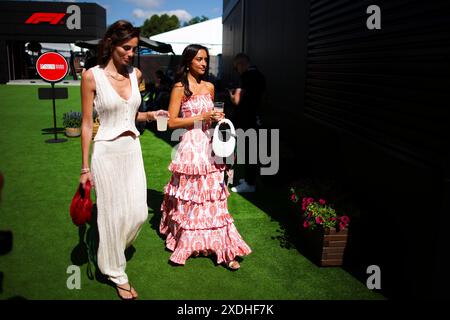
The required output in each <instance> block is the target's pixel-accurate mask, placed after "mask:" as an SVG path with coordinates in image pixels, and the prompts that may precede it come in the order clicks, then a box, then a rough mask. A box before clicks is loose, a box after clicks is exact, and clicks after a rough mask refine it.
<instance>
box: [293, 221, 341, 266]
mask: <svg viewBox="0 0 450 320" xmlns="http://www.w3.org/2000/svg"><path fill="white" fill-rule="evenodd" d="M300 229H301V230H300V233H301V244H300V246H301V251H303V252H302V253H304V254H305V256H306V257H307V258H310V259H311V260H312V261H313V262H314V263H316V264H317V265H319V266H321V267H337V266H341V265H342V262H343V257H344V251H345V246H346V245H347V237H348V230H347V229H344V230H340V231H337V230H336V229H335V228H330V229H328V228H327V229H323V228H321V227H317V228H315V229H314V230H309V229H305V228H303V227H302V226H301V227H300Z"/></svg>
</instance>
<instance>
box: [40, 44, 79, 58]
mask: <svg viewBox="0 0 450 320" xmlns="http://www.w3.org/2000/svg"><path fill="white" fill-rule="evenodd" d="M41 46H42V52H47V51H54V50H56V51H58V52H59V53H60V54H62V55H63V56H64V57H70V50H72V51H73V52H79V51H81V48H80V47H78V46H76V45H74V44H73V43H47V42H41Z"/></svg>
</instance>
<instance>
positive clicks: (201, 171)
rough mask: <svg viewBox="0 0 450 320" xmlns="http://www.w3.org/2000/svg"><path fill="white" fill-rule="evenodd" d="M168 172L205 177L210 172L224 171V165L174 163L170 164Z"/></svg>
mask: <svg viewBox="0 0 450 320" xmlns="http://www.w3.org/2000/svg"><path fill="white" fill-rule="evenodd" d="M169 170H170V171H171V172H174V173H180V174H186V175H207V174H209V173H211V172H217V171H223V170H225V165H224V164H216V163H175V162H171V163H170V165H169Z"/></svg>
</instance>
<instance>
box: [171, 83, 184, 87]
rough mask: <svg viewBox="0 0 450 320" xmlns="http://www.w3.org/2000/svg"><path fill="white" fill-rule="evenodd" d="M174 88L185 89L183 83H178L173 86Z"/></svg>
mask: <svg viewBox="0 0 450 320" xmlns="http://www.w3.org/2000/svg"><path fill="white" fill-rule="evenodd" d="M173 88H174V89H175V88H184V86H183V84H182V83H181V82H177V83H175V84H174V85H173Z"/></svg>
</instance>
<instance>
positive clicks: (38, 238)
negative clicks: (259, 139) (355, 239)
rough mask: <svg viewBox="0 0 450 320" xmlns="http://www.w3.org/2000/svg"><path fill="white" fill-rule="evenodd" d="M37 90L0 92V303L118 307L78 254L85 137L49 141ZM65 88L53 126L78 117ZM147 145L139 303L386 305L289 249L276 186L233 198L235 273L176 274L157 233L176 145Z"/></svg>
mask: <svg viewBox="0 0 450 320" xmlns="http://www.w3.org/2000/svg"><path fill="white" fill-rule="evenodd" d="M37 88H38V87H37V86H9V85H1V86H0V154H1V157H0V171H1V172H3V174H4V176H5V186H4V190H3V194H2V201H1V203H0V229H1V230H11V231H12V232H13V235H14V240H13V249H12V251H11V252H9V253H8V254H6V255H2V256H0V271H2V272H3V273H4V279H3V288H2V289H3V290H2V291H1V292H0V299H9V298H14V297H23V298H26V299H117V296H116V293H115V290H114V289H113V288H111V287H110V286H108V285H107V284H105V283H103V282H102V281H100V280H90V279H89V278H88V276H87V263H86V261H84V260H83V258H82V257H81V256H80V255H79V254H77V252H78V251H77V249H79V246H78V229H77V228H76V227H75V226H74V225H73V224H72V222H71V219H70V217H69V204H70V201H71V198H72V196H73V194H74V192H75V189H76V187H77V184H78V178H79V171H80V163H81V151H80V138H67V139H68V141H67V142H65V143H57V144H49V143H45V140H46V139H49V138H52V137H53V135H48V134H47V135H43V134H42V131H41V129H43V128H48V127H52V126H53V116H52V105H51V100H38V99H37ZM68 89H69V99H68V100H58V101H57V119H58V123H57V126H61V125H62V120H61V119H62V113H63V112H65V111H69V110H74V111H79V110H80V109H81V106H80V98H79V87H76V86H69V87H68ZM166 136H167V135H166ZM59 137H63V136H61V135H59ZM141 144H142V151H143V155H144V161H145V169H146V173H147V187H148V189H149V190H148V195H149V218H148V223H146V224H144V226H143V228H142V231H141V233H140V235H139V237H138V239H137V241H136V242H135V243H134V245H133V248H134V251H133V252H131V253H132V255H131V259H130V260H129V261H128V265H127V274H128V276H129V279H130V281H131V282H132V284H133V285H134V286H135V288H136V289H137V290H138V292H139V295H140V298H141V299H154V300H161V299H169V300H171V299H218V300H222V299H277V300H278V299H284V300H291V299H383V297H382V296H381V295H380V294H377V293H374V292H372V291H370V290H368V289H367V288H366V287H365V285H364V284H363V283H361V282H359V281H358V280H356V279H355V278H353V277H352V276H351V275H350V274H348V273H347V272H345V271H344V270H343V269H341V268H320V267H317V266H316V265H314V264H313V263H312V262H310V261H309V260H308V259H306V258H305V257H303V256H302V255H301V254H300V253H299V252H298V251H297V249H295V248H294V247H293V246H289V245H286V243H285V242H286V240H285V237H284V235H283V232H284V231H283V228H281V227H280V222H279V221H281V220H282V219H283V215H285V214H286V211H285V208H286V206H287V204H288V201H289V198H288V193H287V192H286V190H280V189H279V188H278V189H274V190H272V189H269V188H265V189H264V190H262V191H261V192H259V193H257V194H252V195H251V196H247V197H245V198H244V197H242V196H241V195H237V194H232V195H231V196H230V198H229V200H228V206H229V210H230V212H231V214H232V215H233V218H234V219H235V225H236V227H237V229H238V230H239V232H240V234H241V235H242V237H243V238H244V239H245V241H246V242H247V243H248V244H249V246H250V247H251V248H252V250H253V253H252V254H251V255H249V256H247V257H244V259H243V260H242V261H241V266H242V267H241V269H240V270H239V271H237V272H231V271H229V270H227V269H225V268H224V267H222V266H220V265H219V266H218V265H216V264H215V262H214V260H212V259H211V258H208V257H198V258H190V259H189V260H188V261H187V263H186V265H185V266H172V265H171V264H169V263H168V259H169V256H170V254H171V253H170V252H169V251H167V250H165V246H164V239H162V238H161V237H160V236H159V234H158V225H159V217H160V213H159V207H160V205H161V201H162V190H163V187H164V185H165V184H166V183H167V181H168V179H169V177H170V172H169V171H168V170H167V166H168V164H169V162H170V154H171V146H170V145H169V144H168V143H166V142H165V141H164V139H162V136H160V135H159V134H155V133H154V132H152V131H149V130H146V131H145V133H144V134H143V135H142V137H141ZM74 263H78V264H81V289H79V290H78V289H72V290H70V289H68V288H67V285H66V281H67V279H68V277H69V276H70V274H68V273H67V268H68V267H69V266H70V265H72V264H74Z"/></svg>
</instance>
